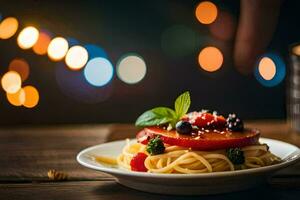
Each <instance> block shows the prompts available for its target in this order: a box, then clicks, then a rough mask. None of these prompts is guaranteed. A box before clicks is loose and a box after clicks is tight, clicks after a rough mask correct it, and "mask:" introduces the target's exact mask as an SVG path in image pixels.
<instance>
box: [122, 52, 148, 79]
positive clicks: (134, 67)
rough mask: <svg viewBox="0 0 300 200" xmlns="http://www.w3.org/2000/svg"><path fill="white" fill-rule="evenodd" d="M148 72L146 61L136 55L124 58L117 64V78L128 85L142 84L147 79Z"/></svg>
mask: <svg viewBox="0 0 300 200" xmlns="http://www.w3.org/2000/svg"><path fill="white" fill-rule="evenodd" d="M146 71H147V68H146V63H145V61H144V59H143V58H142V57H141V56H139V55H136V54H128V55H126V56H123V57H122V58H121V59H120V60H119V61H118V64H117V76H118V77H119V79H121V80H122V81H123V82H125V83H128V84H135V83H138V82H140V81H141V80H142V79H143V78H144V77H145V75H146Z"/></svg>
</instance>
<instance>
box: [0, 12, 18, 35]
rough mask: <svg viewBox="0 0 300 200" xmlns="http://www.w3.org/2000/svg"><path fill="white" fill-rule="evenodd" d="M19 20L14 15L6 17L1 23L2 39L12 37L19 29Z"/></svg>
mask: <svg viewBox="0 0 300 200" xmlns="http://www.w3.org/2000/svg"><path fill="white" fill-rule="evenodd" d="M18 26H19V23H18V20H17V19H16V18H14V17H8V18H6V19H4V20H3V21H2V22H1V24H0V39H9V38H11V37H12V36H13V35H14V34H15V33H16V32H17V30H18Z"/></svg>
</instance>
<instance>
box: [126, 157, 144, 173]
mask: <svg viewBox="0 0 300 200" xmlns="http://www.w3.org/2000/svg"><path fill="white" fill-rule="evenodd" d="M146 158H147V155H146V154H144V153H137V154H136V155H135V156H133V158H132V159H131V161H130V167H131V170H132V171H137V172H146V171H147V168H146V167H145V164H144V162H145V160H146Z"/></svg>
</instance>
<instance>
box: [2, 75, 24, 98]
mask: <svg viewBox="0 0 300 200" xmlns="http://www.w3.org/2000/svg"><path fill="white" fill-rule="evenodd" d="M21 85H22V79H21V76H20V75H19V74H18V73H17V72H15V71H9V72H6V73H5V74H4V75H3V76H2V78H1V86H2V88H3V89H4V91H5V92H7V93H10V94H13V93H16V92H17V91H18V90H20V88H21Z"/></svg>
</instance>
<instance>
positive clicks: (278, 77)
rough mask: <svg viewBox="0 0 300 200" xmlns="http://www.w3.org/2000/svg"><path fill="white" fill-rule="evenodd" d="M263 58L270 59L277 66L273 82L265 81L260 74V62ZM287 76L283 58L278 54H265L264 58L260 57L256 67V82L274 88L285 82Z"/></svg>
mask: <svg viewBox="0 0 300 200" xmlns="http://www.w3.org/2000/svg"><path fill="white" fill-rule="evenodd" d="M263 57H268V58H270V59H271V60H272V61H273V62H274V64H275V67H276V73H275V75H274V77H273V78H272V79H271V80H266V79H264V78H263V77H262V75H261V74H260V73H259V68H258V67H259V62H260V60H261V59H262V58H263ZM285 75H286V66H285V63H284V61H283V60H282V58H281V57H280V56H279V55H278V54H276V53H267V54H264V55H263V56H262V57H260V59H259V60H258V62H257V64H256V66H255V69H254V76H255V78H256V80H257V81H258V82H259V83H260V84H262V85H263V86H265V87H274V86H276V85H278V84H279V83H281V82H282V81H283V79H284V77H285Z"/></svg>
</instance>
